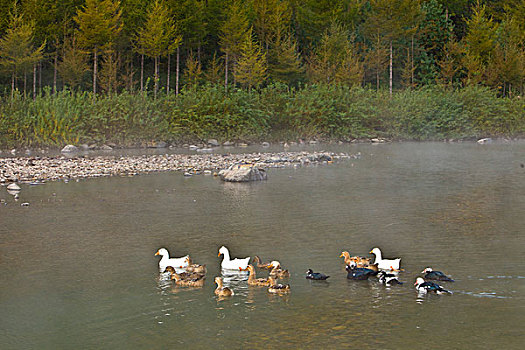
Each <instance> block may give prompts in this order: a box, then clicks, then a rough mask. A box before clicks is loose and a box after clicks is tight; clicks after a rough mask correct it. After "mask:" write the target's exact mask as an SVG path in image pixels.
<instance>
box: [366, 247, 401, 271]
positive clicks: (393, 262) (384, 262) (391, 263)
mask: <svg viewBox="0 0 525 350" xmlns="http://www.w3.org/2000/svg"><path fill="white" fill-rule="evenodd" d="M370 253H372V254H374V255H375V256H376V259H375V261H374V264H377V267H378V268H380V269H382V270H399V267H400V266H401V258H398V259H383V257H382V255H381V249H379V248H374V249H372V251H371V252H370Z"/></svg>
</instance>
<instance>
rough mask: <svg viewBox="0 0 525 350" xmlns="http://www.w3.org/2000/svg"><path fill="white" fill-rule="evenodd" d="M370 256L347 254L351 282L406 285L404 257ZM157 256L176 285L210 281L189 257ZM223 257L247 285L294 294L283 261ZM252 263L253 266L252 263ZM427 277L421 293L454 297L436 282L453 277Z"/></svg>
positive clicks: (315, 275)
mask: <svg viewBox="0 0 525 350" xmlns="http://www.w3.org/2000/svg"><path fill="white" fill-rule="evenodd" d="M370 254H374V255H375V260H374V262H373V263H372V259H371V258H366V257H362V256H351V255H350V253H349V252H347V251H343V252H342V253H341V255H340V258H343V259H344V263H345V269H346V271H347V276H346V277H347V279H349V280H368V279H369V278H370V277H375V278H377V279H378V281H379V283H382V284H384V285H386V286H394V285H401V284H403V282H401V281H400V280H399V272H401V271H403V269H401V258H397V259H384V258H383V256H382V253H381V250H380V249H379V248H374V249H372V250H371V251H370ZM155 255H160V256H161V259H160V261H159V271H160V272H161V273H162V274H168V275H169V278H170V279H171V280H172V281H173V283H174V284H175V285H176V286H180V287H193V288H200V287H203V286H204V281H205V279H206V272H207V270H206V265H199V264H194V263H193V261H192V259H191V258H190V256H189V255H186V256H183V257H180V258H171V257H170V255H169V252H168V250H167V249H165V248H160V249H159V250H158V251H157V253H155ZM221 255H222V256H223V260H222V262H221V269H222V271H224V272H239V271H247V272H248V273H249V275H248V280H247V283H248V285H249V286H259V287H266V288H267V290H268V293H271V294H277V295H285V294H289V293H290V291H291V288H290V285H289V284H283V283H278V280H283V279H287V278H289V277H290V272H289V271H288V270H286V269H283V267H282V266H281V264H280V263H279V261H277V260H274V261H271V262H269V263H263V262H262V261H261V259H260V258H259V257H258V256H254V258H253V259H251V258H250V257H246V258H240V259H239V258H234V259H232V258H231V257H230V252H229V250H228V248H226V247H225V246H222V247H220V248H219V253H218V257H220V256H221ZM250 260H252V264H250ZM256 267H257V268H258V269H260V270H266V271H268V277H266V278H257V276H256V271H255V268H256ZM421 273H422V274H425V275H424V277H421V276H419V277H417V278H416V281H415V283H414V286H415V288H416V290H417V291H418V293H420V294H426V293H435V294H452V292H451V291H449V290H447V289H445V288H443V287H442V286H441V285H439V284H438V283H436V282H432V281H442V282H454V280H453V279H452V278H450V277H449V276H447V275H446V274H444V273H443V272H441V271H434V270H433V269H432V268H431V267H427V268H425V269H424V270H423V271H422V272H421ZM305 277H306V278H307V279H310V280H315V281H326V280H327V279H328V278H330V276H327V275H325V274H323V273H320V272H314V271H313V270H312V269H308V270H307V271H306V276H305ZM215 283H216V284H217V288H216V289H215V294H216V295H217V296H219V297H230V296H232V295H234V294H235V292H234V291H233V290H232V289H231V288H229V287H226V286H224V284H223V279H222V277H220V276H217V277H215Z"/></svg>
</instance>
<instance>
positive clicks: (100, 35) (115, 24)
mask: <svg viewBox="0 0 525 350" xmlns="http://www.w3.org/2000/svg"><path fill="white" fill-rule="evenodd" d="M121 14H122V11H121V9H120V2H119V1H118V0H115V1H113V0H86V4H85V5H84V6H83V7H82V8H81V9H79V10H78V11H77V15H76V16H75V18H74V20H75V22H76V24H77V25H78V42H79V44H80V45H81V46H82V47H84V48H86V49H88V50H90V52H91V53H93V94H94V95H95V94H96V93H97V73H98V71H97V64H98V55H99V53H100V51H101V50H106V49H108V48H111V45H112V44H113V43H114V41H115V39H116V37H117V36H118V34H119V33H120V31H121V30H122V23H121V21H120V16H121Z"/></svg>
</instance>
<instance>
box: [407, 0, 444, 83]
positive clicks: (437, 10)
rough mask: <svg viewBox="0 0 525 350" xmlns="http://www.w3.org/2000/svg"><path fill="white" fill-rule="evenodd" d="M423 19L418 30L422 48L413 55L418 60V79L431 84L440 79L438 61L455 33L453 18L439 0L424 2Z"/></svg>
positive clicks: (422, 7)
mask: <svg viewBox="0 0 525 350" xmlns="http://www.w3.org/2000/svg"><path fill="white" fill-rule="evenodd" d="M421 10H422V14H423V20H422V21H421V23H420V26H419V30H418V32H417V39H418V40H417V41H418V42H419V45H420V50H419V52H418V53H417V54H414V53H412V57H413V58H415V59H416V60H417V65H418V67H417V76H418V80H419V81H420V82H422V83H423V84H431V83H433V82H435V81H436V79H438V76H439V66H438V62H439V61H442V59H443V54H444V53H445V50H444V47H445V45H446V44H447V43H448V42H449V41H450V40H451V39H452V36H453V35H454V32H453V24H452V20H451V19H450V17H449V16H448V14H447V13H446V11H445V9H444V8H443V6H442V5H441V4H439V3H438V1H437V0H430V1H427V2H424V3H423V5H422V6H421Z"/></svg>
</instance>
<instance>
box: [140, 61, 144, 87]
mask: <svg viewBox="0 0 525 350" xmlns="http://www.w3.org/2000/svg"><path fill="white" fill-rule="evenodd" d="M143 91H144V54H142V55H140V92H143Z"/></svg>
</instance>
